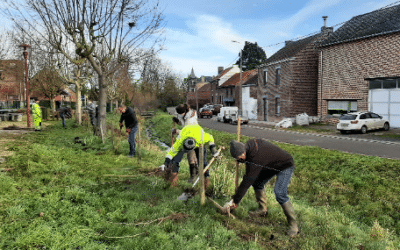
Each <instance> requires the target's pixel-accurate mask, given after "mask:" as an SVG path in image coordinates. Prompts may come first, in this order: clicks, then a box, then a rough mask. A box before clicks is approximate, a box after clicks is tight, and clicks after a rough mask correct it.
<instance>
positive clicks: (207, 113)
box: [199, 108, 213, 118]
mask: <svg viewBox="0 0 400 250" xmlns="http://www.w3.org/2000/svg"><path fill="white" fill-rule="evenodd" d="M199 116H200V118H203V117H208V118H211V117H212V116H213V112H212V110H211V109H210V108H203V109H202V110H201V112H200V114H199Z"/></svg>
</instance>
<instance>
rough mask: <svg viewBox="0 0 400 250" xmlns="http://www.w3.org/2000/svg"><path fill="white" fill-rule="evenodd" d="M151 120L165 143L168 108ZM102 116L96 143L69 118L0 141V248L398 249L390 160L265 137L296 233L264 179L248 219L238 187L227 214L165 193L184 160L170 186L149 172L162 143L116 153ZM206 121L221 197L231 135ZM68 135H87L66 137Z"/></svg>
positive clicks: (225, 196)
mask: <svg viewBox="0 0 400 250" xmlns="http://www.w3.org/2000/svg"><path fill="white" fill-rule="evenodd" d="M151 121H152V131H153V133H155V134H156V135H157V136H158V137H160V138H161V139H162V140H163V141H164V142H166V143H167V144H170V142H171V141H170V140H171V137H170V131H171V128H172V119H171V116H169V115H166V114H165V113H158V115H157V116H155V117H154V118H153V119H152V120H151ZM142 122H143V121H142ZM108 123H109V126H110V128H111V127H113V128H114V129H116V131H113V130H111V129H109V131H110V132H109V133H108V135H107V138H106V140H105V143H104V144H103V143H101V140H100V139H99V138H97V137H94V136H92V135H91V134H92V132H91V131H90V129H89V128H88V127H86V126H78V127H76V128H73V125H74V124H73V121H71V120H68V123H67V125H68V127H69V128H68V129H66V130H64V129H62V128H61V124H60V122H56V123H53V124H54V125H52V126H51V127H47V128H46V129H45V130H44V131H43V132H40V133H30V134H27V135H23V136H22V138H21V139H20V140H19V141H16V142H15V143H13V144H11V145H10V150H12V151H13V152H14V155H13V156H11V157H8V158H7V161H6V163H3V164H2V166H1V167H2V168H3V167H4V168H7V167H12V168H14V171H11V172H0V225H1V226H0V249H110V248H111V249H114V248H115V249H399V248H400V240H399V237H398V235H399V233H400V222H399V221H400V220H399V203H400V202H399V197H398V193H399V191H400V190H399V189H400V184H399V183H400V181H399V177H398V176H399V171H400V170H399V169H400V162H399V161H395V160H388V159H382V158H377V157H367V156H359V155H352V154H347V153H342V152H338V151H330V150H324V149H320V148H317V147H303V146H294V145H290V144H282V143H276V144H277V145H279V146H280V147H282V148H284V149H285V150H287V151H288V152H290V153H291V154H292V155H293V157H294V158H295V162H296V170H295V174H294V176H293V178H292V183H291V185H290V187H289V195H290V197H291V200H292V203H293V204H294V207H295V210H296V213H297V215H298V217H299V225H300V229H301V235H300V236H299V237H297V238H294V239H290V238H289V237H287V236H286V235H285V233H286V230H287V228H286V218H285V217H284V215H283V212H282V209H281V208H280V206H279V205H278V203H277V202H276V201H275V198H274V194H273V182H274V180H272V181H271V183H269V184H268V186H267V188H266V192H267V197H268V200H269V201H268V203H269V204H268V205H269V206H268V209H269V215H268V217H266V218H262V219H250V218H249V217H248V211H249V210H251V209H255V208H256V207H257V204H256V203H255V199H254V192H253V190H252V189H249V192H248V193H247V194H246V196H245V197H244V199H243V200H242V202H241V203H240V206H239V207H238V208H237V209H236V211H234V214H235V216H236V217H237V219H236V220H233V219H231V218H228V217H227V216H224V215H221V214H219V213H217V211H216V210H215V208H214V207H213V206H212V205H211V204H210V203H206V205H205V206H204V207H203V206H200V201H199V198H198V196H195V197H194V198H193V199H191V200H190V201H188V202H187V203H185V202H182V201H179V200H177V199H176V198H177V197H178V196H179V195H180V194H181V193H182V191H183V188H187V187H189V185H188V184H187V183H186V179H187V178H188V165H187V162H186V160H183V161H182V164H181V171H180V186H179V188H169V189H164V186H165V182H164V180H163V179H162V178H161V177H160V176H158V175H157V174H155V172H154V171H153V170H154V169H155V168H156V167H157V166H159V165H161V164H162V163H163V161H164V157H165V152H164V151H162V150H161V149H159V148H158V147H157V146H155V145H153V144H151V143H149V142H148V141H147V140H145V139H144V138H142V140H141V151H140V153H141V160H140V161H139V160H138V159H137V158H133V159H132V158H127V157H126V155H127V154H128V150H129V148H128V142H127V139H126V135H124V133H122V134H123V136H117V135H118V131H119V129H118V127H117V126H118V116H117V115H112V116H110V117H109V118H108ZM149 123H150V121H146V122H143V124H142V125H143V126H142V127H144V128H146V127H147V126H149ZM111 131H113V132H111ZM206 131H207V132H209V133H211V134H212V135H213V136H214V138H215V142H216V144H217V146H225V147H226V149H225V150H224V152H223V155H224V156H223V159H222V160H221V161H219V162H216V163H215V164H214V165H212V168H211V180H212V184H213V185H214V194H215V195H216V200H217V201H218V202H219V203H220V204H223V203H225V202H227V201H229V200H230V196H231V195H232V194H233V192H234V175H235V173H234V168H235V162H234V161H233V160H232V158H231V157H230V155H229V141H230V140H232V139H235V138H236V135H234V134H227V133H223V132H219V131H215V130H209V129H206ZM144 134H145V133H144V132H143V131H142V135H144ZM76 136H78V137H80V138H81V140H82V141H83V142H84V143H86V145H85V146H83V145H82V144H77V143H74V137H76ZM249 139H250V138H248V137H242V141H244V142H246V141H247V140H249ZM21 141H23V143H21ZM85 148H86V149H85ZM82 149H85V150H82ZM243 174H244V168H243V167H242V168H241V175H243ZM127 175H129V177H128V176H127ZM122 176H126V177H122ZM382 200H385V201H387V202H383V201H382Z"/></svg>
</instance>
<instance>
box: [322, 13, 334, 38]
mask: <svg viewBox="0 0 400 250" xmlns="http://www.w3.org/2000/svg"><path fill="white" fill-rule="evenodd" d="M322 18H323V19H324V26H322V27H321V33H322V34H324V35H330V34H332V33H333V27H327V26H326V20H327V19H328V16H323V17H322Z"/></svg>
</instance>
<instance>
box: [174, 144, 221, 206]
mask: <svg viewBox="0 0 400 250" xmlns="http://www.w3.org/2000/svg"><path fill="white" fill-rule="evenodd" d="M222 149H225V148H224V147H219V149H218V151H217V153H218V155H219V154H220V153H221V150H222ZM214 161H215V157H213V158H212V159H211V160H210V163H208V165H207V167H205V168H204V170H203V174H205V173H206V172H207V170H208V169H209V168H210V166H211V164H212V163H213V162H214ZM199 180H200V176H199V177H197V179H196V181H195V182H194V183H193V185H192V189H193V188H194V187H195V186H196V184H197V182H199ZM192 196H193V195H192V194H190V193H186V192H183V193H182V194H181V195H179V196H178V200H182V201H187V200H189V199H190V198H192Z"/></svg>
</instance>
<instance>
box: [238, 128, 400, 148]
mask: <svg viewBox="0 0 400 250" xmlns="http://www.w3.org/2000/svg"><path fill="white" fill-rule="evenodd" d="M243 127H248V128H257V129H264V130H271V131H281V132H284V133H291V134H301V135H312V136H318V137H327V138H334V139H341V140H349V141H360V142H373V143H381V144H387V145H400V142H393V141H381V140H372V139H362V138H351V137H345V136H336V135H323V134H314V133H305V132H298V131H285V130H280V129H274V128H266V127H260V126H254V125H244V126H243Z"/></svg>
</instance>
